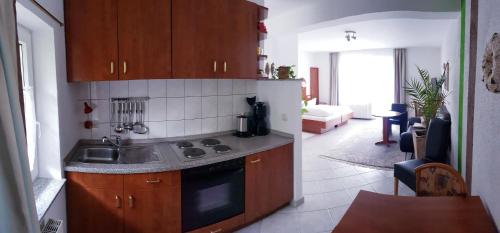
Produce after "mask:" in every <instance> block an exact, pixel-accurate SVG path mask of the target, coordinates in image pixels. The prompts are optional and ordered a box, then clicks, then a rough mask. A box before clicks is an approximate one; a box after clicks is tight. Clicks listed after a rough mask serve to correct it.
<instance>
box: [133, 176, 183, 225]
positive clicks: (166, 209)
mask: <svg viewBox="0 0 500 233" xmlns="http://www.w3.org/2000/svg"><path fill="white" fill-rule="evenodd" d="M180 184H181V177H180V172H178V171H177V172H164V173H152V174H135V175H125V176H124V194H125V196H124V197H125V199H126V203H127V204H126V207H125V208H124V210H125V214H124V220H125V221H124V222H125V232H126V233H157V232H158V233H160V232H169V233H170V232H181V185H180Z"/></svg>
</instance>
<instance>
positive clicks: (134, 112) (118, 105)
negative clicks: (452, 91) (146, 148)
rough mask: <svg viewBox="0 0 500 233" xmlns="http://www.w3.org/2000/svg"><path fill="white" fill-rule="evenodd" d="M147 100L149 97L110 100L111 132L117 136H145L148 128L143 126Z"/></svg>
mask: <svg viewBox="0 0 500 233" xmlns="http://www.w3.org/2000/svg"><path fill="white" fill-rule="evenodd" d="M148 100H149V97H127V98H111V121H112V123H111V124H112V125H111V126H112V127H113V129H112V130H113V131H114V132H115V133H118V134H126V133H128V132H133V133H136V134H147V133H148V132H149V127H147V126H146V125H145V124H144V116H145V111H146V101H148Z"/></svg>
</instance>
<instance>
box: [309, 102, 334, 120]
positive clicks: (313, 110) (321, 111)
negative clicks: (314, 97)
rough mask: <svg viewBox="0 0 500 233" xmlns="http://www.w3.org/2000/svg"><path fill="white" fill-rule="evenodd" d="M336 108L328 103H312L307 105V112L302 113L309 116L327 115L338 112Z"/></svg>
mask: <svg viewBox="0 0 500 233" xmlns="http://www.w3.org/2000/svg"><path fill="white" fill-rule="evenodd" d="M339 113H340V112H339V111H338V108H335V107H333V106H330V105H312V106H309V105H308V106H307V112H306V113H304V114H307V115H311V116H319V117H327V116H332V115H335V114H339Z"/></svg>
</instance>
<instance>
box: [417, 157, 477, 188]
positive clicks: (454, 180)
mask: <svg viewBox="0 0 500 233" xmlns="http://www.w3.org/2000/svg"><path fill="white" fill-rule="evenodd" d="M415 176H416V178H417V182H416V190H415V192H416V194H417V196H467V188H466V187H465V182H464V179H463V178H462V176H461V175H460V174H458V172H457V171H455V169H453V167H451V166H449V165H447V164H442V163H427V164H423V165H420V166H418V167H417V168H416V169H415Z"/></svg>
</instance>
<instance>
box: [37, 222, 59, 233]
mask: <svg viewBox="0 0 500 233" xmlns="http://www.w3.org/2000/svg"><path fill="white" fill-rule="evenodd" d="M42 233H64V230H63V221H62V220H54V219H49V220H48V221H47V223H46V224H45V226H43V229H42Z"/></svg>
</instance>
